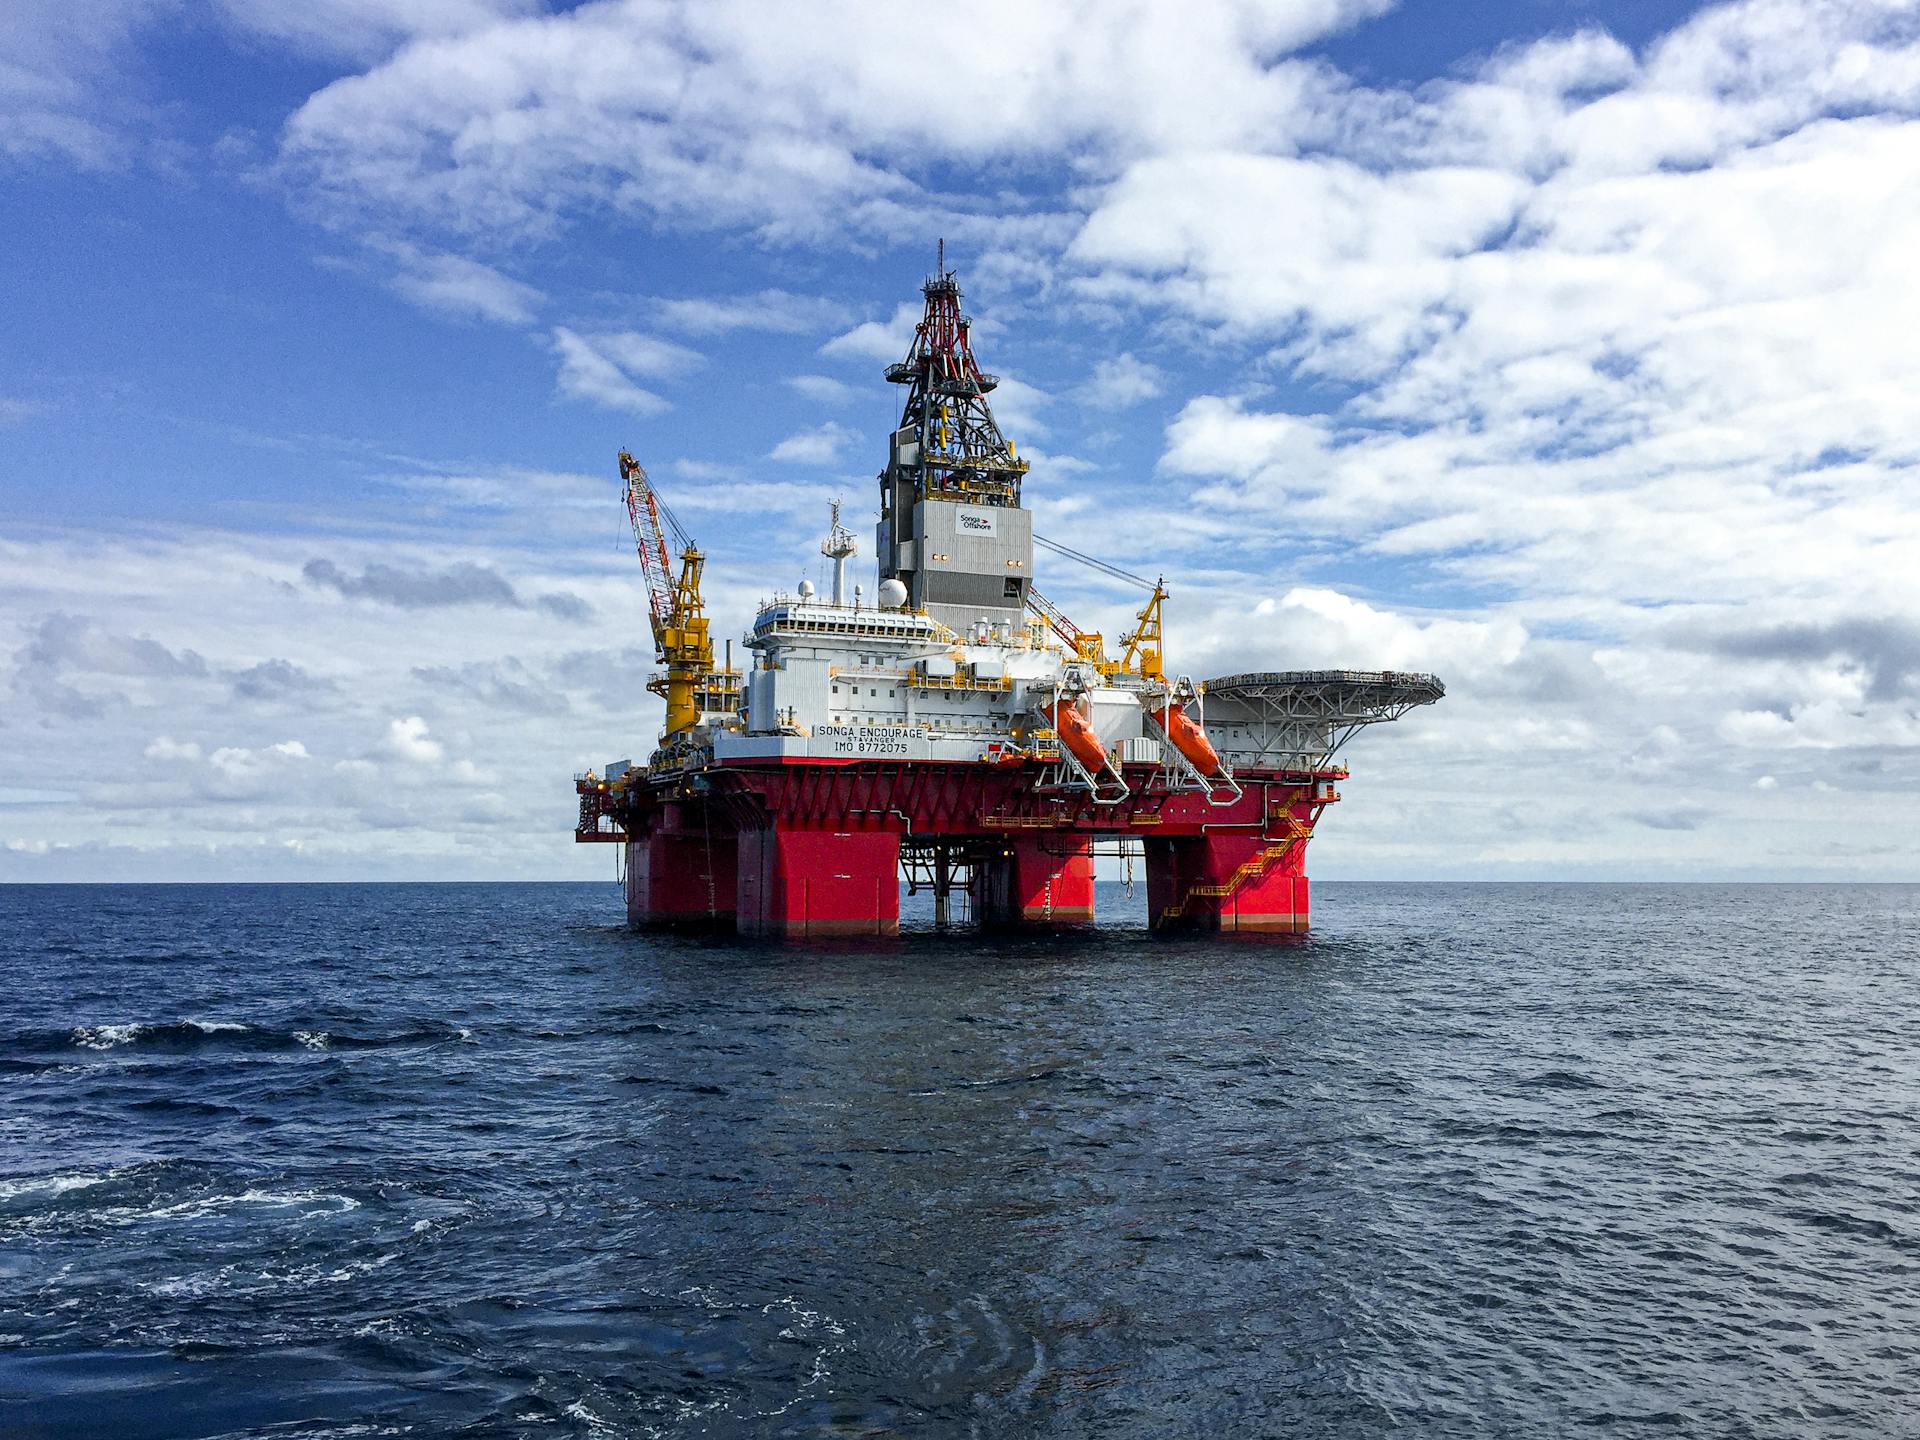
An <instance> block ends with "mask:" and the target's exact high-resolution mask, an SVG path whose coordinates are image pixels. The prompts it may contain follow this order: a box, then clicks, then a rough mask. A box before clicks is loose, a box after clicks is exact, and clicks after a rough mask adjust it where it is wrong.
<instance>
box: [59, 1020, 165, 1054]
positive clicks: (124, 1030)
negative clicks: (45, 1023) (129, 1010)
mask: <svg viewBox="0 0 1920 1440" xmlns="http://www.w3.org/2000/svg"><path fill="white" fill-rule="evenodd" d="M146 1028H147V1027H146V1026H145V1025H76V1026H74V1029H73V1043H74V1044H76V1045H78V1046H79V1047H80V1048H81V1049H83V1050H111V1049H113V1047H114V1046H116V1045H125V1044H127V1043H128V1042H129V1041H132V1040H136V1039H138V1038H139V1037H140V1035H141V1034H142V1033H143V1032H144V1031H145V1030H146Z"/></svg>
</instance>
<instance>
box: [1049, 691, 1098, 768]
mask: <svg viewBox="0 0 1920 1440" xmlns="http://www.w3.org/2000/svg"><path fill="white" fill-rule="evenodd" d="M1053 732H1054V734H1056V735H1058V736H1059V737H1060V743H1061V744H1062V745H1064V746H1066V747H1067V749H1068V750H1069V751H1070V752H1071V753H1072V755H1073V758H1074V759H1076V760H1078V761H1079V762H1080V763H1081V764H1082V765H1084V766H1086V767H1087V772H1088V773H1089V774H1092V775H1098V774H1099V773H1100V772H1101V771H1102V770H1104V769H1106V768H1107V765H1108V756H1107V747H1106V746H1104V745H1102V744H1101V743H1100V737H1099V736H1098V735H1096V734H1095V733H1094V729H1093V726H1092V724H1090V723H1089V722H1088V720H1087V717H1086V716H1084V715H1082V714H1081V713H1080V708H1079V706H1077V705H1075V704H1074V703H1073V701H1071V700H1056V701H1055V702H1054V705H1053Z"/></svg>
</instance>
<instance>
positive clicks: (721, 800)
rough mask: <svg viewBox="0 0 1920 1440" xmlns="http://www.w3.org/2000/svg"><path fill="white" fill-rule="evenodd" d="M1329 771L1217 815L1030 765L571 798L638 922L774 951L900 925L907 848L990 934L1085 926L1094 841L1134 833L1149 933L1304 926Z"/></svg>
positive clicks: (837, 769)
mask: <svg viewBox="0 0 1920 1440" xmlns="http://www.w3.org/2000/svg"><path fill="white" fill-rule="evenodd" d="M1340 773H1342V772H1338V771H1326V772H1322V773H1318V774H1296V773H1288V772H1260V773H1253V772H1246V771H1242V772H1241V773H1240V774H1239V776H1238V779H1239V781H1240V784H1241V787H1242V790H1243V792H1244V793H1243V794H1242V796H1241V797H1240V798H1239V799H1238V800H1236V801H1234V802H1233V803H1232V804H1230V805H1223V806H1215V805H1211V804H1209V803H1208V802H1207V800H1206V798H1205V797H1204V796H1201V795H1198V794H1195V793H1193V792H1191V791H1182V792H1175V793H1167V792H1166V791H1165V790H1156V789H1155V788H1154V786H1153V784H1152V783H1151V782H1152V780H1153V776H1154V772H1153V771H1152V770H1150V769H1148V768H1145V767H1141V768H1139V769H1137V770H1135V769H1131V768H1130V769H1129V771H1128V774H1127V779H1128V782H1129V784H1130V785H1131V787H1132V794H1131V795H1129V797H1128V798H1127V800H1126V801H1124V802H1123V803H1121V804H1119V805H1112V806H1101V805H1095V804H1094V803H1093V802H1092V800H1091V798H1090V797H1088V796H1086V795H1084V794H1082V793H1080V792H1073V791H1069V792H1060V791H1046V790H1042V789H1040V788H1039V776H1040V771H1039V769H1038V767H1035V766H1031V765H1025V766H1000V765H982V764H955V763H937V762H905V763H893V764H887V763H883V762H875V761H857V760H856V761H812V760H802V761H795V760H778V761H753V762H743V763H735V764H727V765H715V766H710V767H708V768H706V769H704V770H702V771H700V772H698V775H697V777H696V776H680V777H673V778H671V779H667V780H665V781H664V782H663V783H660V784H657V785H654V786H652V787H645V788H643V787H634V789H632V790H630V791H627V792H625V793H622V794H618V795H614V794H609V793H606V792H604V791H600V790H598V789H597V788H596V787H590V786H585V785H583V786H582V789H581V796H582V807H581V825H580V831H579V834H578V838H579V839H581V840H602V841H612V842H615V843H625V844H626V845H627V853H628V871H627V874H628V883H627V903H628V912H627V913H628V917H629V919H630V920H631V921H632V922H633V923H634V924H636V925H684V924H716V925H731V926H733V927H735V928H737V929H738V930H739V932H740V933H741V934H743V935H754V936H762V937H769V938H776V939H784V938H809V937H823V936H845V935H891V934H895V933H897V932H898V930H899V928H900V885H899V866H900V854H901V844H902V841H903V840H907V841H911V842H913V843H914V844H915V845H917V846H920V845H926V844H929V843H938V844H941V845H947V846H955V847H959V848H961V849H963V850H964V852H965V856H966V863H967V864H968V866H969V868H970V871H971V875H972V899H973V902H974V914H975V917H976V918H978V919H979V920H981V921H983V922H985V923H989V924H1006V925H1026V926H1061V925H1081V924H1086V923H1088V922H1089V921H1091V920H1092V919H1093V914H1094V905H1093V858H1092V850H1093V844H1094V842H1095V841H1097V840H1112V839H1115V838H1118V837H1122V836H1125V837H1130V838H1134V839H1137V840H1139V841H1140V842H1141V848H1142V850H1143V851H1144V852H1145V856H1146V862H1147V887H1148V898H1149V903H1150V907H1151V910H1150V914H1151V924H1152V927H1153V929H1154V930H1156V931H1167V932H1174V931H1199V932H1219V933H1223V934H1235V935H1247V936H1265V935H1294V934H1299V933H1302V932H1304V931H1305V930H1306V929H1307V925H1308V918H1309V912H1310V906H1309V890H1308V883H1307V877H1306V870H1305V862H1306V844H1307V839H1308V837H1309V836H1310V835H1311V833H1312V830H1313V825H1314V823H1315V821H1317V820H1318V819H1319V816H1320V812H1321V811H1322V810H1323V809H1324V808H1325V807H1326V806H1327V805H1328V804H1330V803H1332V802H1333V801H1334V800H1337V799H1338V798H1339V797H1338V796H1337V795H1336V794H1335V793H1334V791H1333V787H1332V783H1331V782H1332V781H1333V780H1334V779H1335V778H1337V777H1338V776H1339V775H1340Z"/></svg>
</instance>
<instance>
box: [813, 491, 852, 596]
mask: <svg viewBox="0 0 1920 1440" xmlns="http://www.w3.org/2000/svg"><path fill="white" fill-rule="evenodd" d="M820 553H821V554H822V555H824V556H826V557H827V558H828V559H829V560H831V561H833V603H834V604H836V605H844V604H846V603H847V557H848V556H849V555H858V554H859V553H860V542H859V541H858V540H856V539H854V538H853V532H852V531H851V530H849V529H847V527H846V526H844V525H842V524H841V523H840V502H839V501H838V500H835V501H834V502H833V503H832V507H831V514H830V518H829V519H828V521H827V538H826V539H825V540H822V541H821V542H820Z"/></svg>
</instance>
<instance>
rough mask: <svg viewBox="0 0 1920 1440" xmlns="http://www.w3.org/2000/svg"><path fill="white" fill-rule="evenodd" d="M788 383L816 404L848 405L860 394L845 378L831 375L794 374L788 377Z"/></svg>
mask: <svg viewBox="0 0 1920 1440" xmlns="http://www.w3.org/2000/svg"><path fill="white" fill-rule="evenodd" d="M787 385H788V386H789V388H791V389H793V390H795V391H797V392H798V393H799V394H800V395H801V396H803V397H804V398H806V399H808V400H811V401H812V402H813V403H814V404H816V405H848V404H851V403H852V402H853V401H854V399H855V398H856V397H858V395H859V394H860V392H859V391H858V390H856V389H854V387H853V386H851V385H849V384H847V383H846V382H845V381H844V380H835V379H834V378H833V377H832V376H830V375H793V376H789V377H788V379H787Z"/></svg>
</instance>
